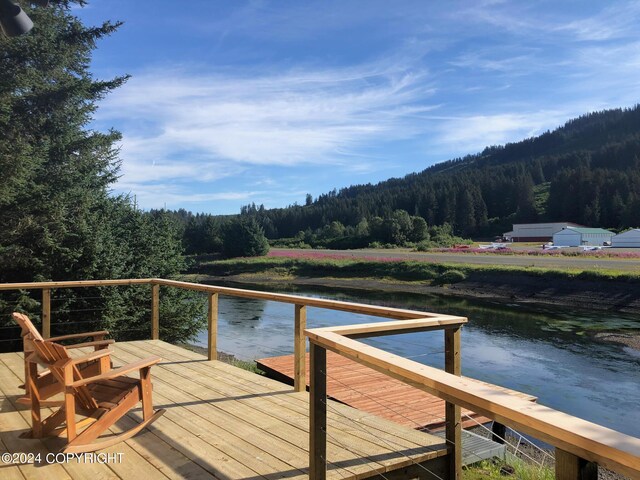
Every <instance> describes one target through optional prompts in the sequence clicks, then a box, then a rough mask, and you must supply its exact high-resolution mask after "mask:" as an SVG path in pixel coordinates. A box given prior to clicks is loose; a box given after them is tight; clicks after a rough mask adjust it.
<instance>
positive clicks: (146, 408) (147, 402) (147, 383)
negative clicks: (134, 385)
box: [140, 367, 153, 420]
mask: <svg viewBox="0 0 640 480" xmlns="http://www.w3.org/2000/svg"><path fill="white" fill-rule="evenodd" d="M140 384H141V387H142V415H143V418H144V419H145V420H148V419H150V418H151V417H152V416H153V401H152V398H151V397H152V393H151V392H152V386H151V367H147V368H143V369H141V370H140Z"/></svg>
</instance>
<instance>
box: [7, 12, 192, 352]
mask: <svg viewBox="0 0 640 480" xmlns="http://www.w3.org/2000/svg"><path fill="white" fill-rule="evenodd" d="M83 3H84V2H80V1H78V2H74V1H64V2H54V3H52V5H51V6H50V7H49V8H47V9H42V8H39V9H34V10H32V11H29V15H30V16H32V18H33V20H34V23H35V24H36V27H34V29H33V31H32V32H31V33H30V34H29V35H24V36H21V37H17V38H12V39H8V38H5V37H4V36H0V52H2V55H0V131H2V132H3V135H2V136H1V137H0V168H2V179H1V180H0V225H2V237H0V262H1V263H2V265H3V268H2V271H0V282H31V281H46V280H85V279H107V278H130V277H156V276H165V277H167V276H173V275H176V274H178V273H179V272H180V271H181V270H183V269H184V268H185V261H184V258H183V256H182V244H181V235H182V234H181V227H180V225H179V224H178V223H176V222H174V219H173V218H172V217H170V216H169V215H167V214H165V213H163V212H152V213H143V212H140V211H138V210H137V209H136V208H135V207H134V206H133V204H132V202H131V201H130V199H129V198H127V197H112V196H110V195H109V186H110V185H111V184H112V183H113V182H114V181H115V180H116V178H117V175H118V169H119V166H120V163H119V160H118V156H117V155H118V150H117V147H116V146H115V142H116V141H117V140H118V139H119V138H120V135H119V133H118V132H115V131H108V132H106V133H102V132H98V131H95V130H91V129H90V128H89V124H90V122H91V121H92V119H93V113H94V112H95V110H96V108H97V102H98V101H99V100H100V99H102V98H104V96H105V95H107V94H108V93H109V92H110V91H112V90H113V89H115V88H117V87H118V86H120V85H122V84H123V83H124V82H125V81H126V80H127V77H126V76H122V77H116V78H114V79H112V80H96V79H94V78H93V76H92V75H91V73H90V71H89V66H90V62H91V53H92V51H93V49H94V48H95V47H96V43H97V41H98V40H100V39H101V38H103V37H105V36H108V35H111V34H112V33H114V32H115V31H116V29H117V28H118V26H119V23H111V22H105V23H103V24H102V25H100V26H97V27H85V26H83V25H82V24H81V23H80V21H79V20H78V19H77V18H76V17H75V16H73V15H72V11H73V8H75V5H74V4H79V5H82V4H83ZM26 8H28V7H26ZM54 293H56V295H57V296H56V297H55V298H54V304H53V305H52V309H53V310H54V312H53V313H54V314H55V317H54V322H55V325H54V328H53V329H54V333H56V332H58V333H72V332H73V331H74V330H86V329H88V328H94V327H98V328H105V327H107V328H109V329H110V330H112V332H113V334H114V336H115V337H117V338H120V339H127V338H148V334H149V331H150V324H149V320H150V317H149V308H148V305H149V303H150V296H149V291H148V289H140V288H136V287H131V288H125V287H123V288H105V289H88V290H84V289H77V290H73V291H64V292H63V291H60V292H58V291H55V292H54ZM28 296H29V294H28V293H20V292H18V293H11V294H8V295H5V296H3V297H2V302H4V306H5V307H6V309H9V310H10V309H14V308H20V309H23V310H24V311H26V312H28V313H31V314H32V316H34V317H37V316H38V315H39V312H38V310H39V298H38V297H37V296H36V297H35V298H34V299H31V300H30V301H27V300H26V298H27V297H28ZM172 296H173V298H172ZM179 301H184V302H183V303H184V305H183V308H176V306H177V305H178V304H179ZM199 308H200V307H199V306H198V304H197V302H193V301H191V300H190V299H189V296H188V295H185V294H182V293H168V294H167V298H165V299H164V300H163V303H162V309H163V311H164V314H163V313H162V312H161V315H163V316H164V315H165V314H166V315H171V317H170V318H171V322H170V323H167V324H166V325H164V326H163V328H164V334H165V337H164V338H167V339H186V338H188V337H190V336H193V335H194V334H195V332H196V331H197V328H196V327H197V326H198V325H200V324H202V322H203V320H204V317H203V315H202V314H201V312H200V310H199ZM165 318H168V317H165ZM0 322H2V323H6V322H10V320H9V319H6V318H4V319H2V320H1V321H0ZM80 322H82V323H80Z"/></svg>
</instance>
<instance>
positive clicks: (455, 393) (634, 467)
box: [0, 278, 640, 480]
mask: <svg viewBox="0 0 640 480" xmlns="http://www.w3.org/2000/svg"><path fill="white" fill-rule="evenodd" d="M126 285H149V286H150V287H151V289H150V290H151V291H150V297H151V298H150V304H151V328H150V336H151V338H152V339H159V337H160V321H161V318H160V308H159V305H160V287H161V286H164V287H171V288H181V289H187V290H192V291H199V292H204V293H206V294H207V295H208V313H207V318H208V336H207V337H208V357H209V359H210V360H214V359H216V358H217V332H218V326H217V322H218V298H219V295H228V296H234V297H242V298H251V299H260V300H270V301H275V302H281V303H289V304H292V305H294V309H293V316H294V362H295V368H294V372H295V373H294V388H295V390H296V391H305V390H306V378H305V371H306V365H305V357H306V355H305V352H306V337H308V338H309V341H310V358H311V368H310V372H311V378H310V382H309V383H310V396H311V398H310V402H309V403H310V415H309V419H310V452H309V453H310V458H309V463H310V470H309V472H310V477H311V479H312V480H322V479H324V478H326V434H327V432H326V350H330V351H333V352H335V353H338V354H340V355H343V356H345V357H348V358H350V359H351V360H354V361H356V362H359V363H361V364H363V365H366V366H368V367H370V368H372V369H374V370H377V371H379V372H382V373H385V374H387V375H389V376H391V377H393V378H396V379H398V380H400V381H402V382H405V383H407V384H409V385H412V386H414V387H416V388H419V389H422V390H424V391H426V392H428V393H430V394H432V395H435V396H437V397H439V398H441V399H443V400H445V402H446V407H445V416H446V432H445V439H446V442H447V444H448V447H447V448H448V450H449V454H448V458H449V462H448V475H447V478H449V479H458V478H460V477H461V471H462V467H461V457H462V454H461V421H460V408H461V407H464V408H467V409H469V410H471V411H474V412H476V413H479V414H481V415H483V416H485V417H487V418H490V419H492V420H494V421H497V422H500V423H502V424H504V425H507V426H510V427H512V428H514V429H517V430H519V431H522V432H524V433H526V434H529V435H531V436H533V437H536V438H538V439H540V440H543V441H545V442H547V443H549V444H551V445H553V446H555V447H556V478H557V479H558V480H578V479H580V480H591V479H595V478H597V465H598V464H599V465H603V466H605V467H607V468H609V469H611V470H613V471H616V472H618V473H621V474H623V475H626V476H628V477H630V478H632V479H640V439H638V438H635V437H631V436H629V435H625V434H622V433H620V432H616V431H613V430H610V429H608V428H605V427H602V426H600V425H596V424H593V423H590V422H587V421H585V420H582V419H580V418H576V417H573V416H571V415H567V414H565V413H562V412H559V411H556V410H553V409H551V408H548V407H545V406H543V405H539V404H532V403H531V402H530V401H527V400H525V399H522V398H519V397H517V396H513V395H510V394H509V393H506V392H505V391H503V390H500V389H497V388H493V387H492V386H490V385H487V384H483V383H480V382H475V381H473V380H472V379H468V378H461V377H460V332H461V327H462V325H464V323H466V318H464V317H456V316H451V315H440V314H434V313H428V312H419V311H414V310H405V309H398V308H389V307H381V306H374V305H365V304H359V303H351V302H342V301H336V300H327V299H318V298H309V297H304V296H298V295H288V294H278V293H269V292H261V291H254V290H245V289H238V288H229V287H219V286H213V285H204V284H199V283H190V282H182V281H176V280H166V279H157V278H149V279H126V280H87V281H71V282H38V283H12V284H0V291H7V290H41V291H42V333H43V336H45V337H49V336H50V333H51V292H52V290H54V289H66V288H85V287H106V286H126ZM307 307H317V308H323V309H329V310H340V311H345V312H351V313H356V314H366V315H371V316H376V317H383V318H389V319H392V321H386V322H378V323H369V324H359V325H349V326H339V327H327V328H315V329H307V328H306V313H307V311H306V309H307ZM428 330H443V331H444V343H445V369H444V371H443V370H439V369H436V368H433V367H428V366H426V365H422V364H420V363H417V362H414V361H411V360H408V359H405V358H402V357H400V356H397V355H394V354H391V353H389V352H385V351H383V350H380V349H377V348H374V347H371V346H368V345H366V344H364V343H362V342H359V341H357V340H356V339H357V338H363V337H372V336H381V335H394V334H401V333H411V332H420V331H428ZM621 414H622V413H621ZM594 472H595V473H594ZM594 475H595V476H594Z"/></svg>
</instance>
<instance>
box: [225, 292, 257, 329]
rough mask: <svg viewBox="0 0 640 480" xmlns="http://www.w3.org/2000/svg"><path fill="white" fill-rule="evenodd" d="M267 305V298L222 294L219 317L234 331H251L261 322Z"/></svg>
mask: <svg viewBox="0 0 640 480" xmlns="http://www.w3.org/2000/svg"><path fill="white" fill-rule="evenodd" d="M266 306H267V301H266V300H259V299H252V298H238V297H227V296H221V297H220V305H219V308H218V312H219V313H218V319H219V321H220V322H224V323H226V324H227V325H228V326H229V330H230V331H232V332H235V333H241V332H243V331H249V330H252V329H254V328H256V327H257V326H258V325H259V324H260V322H261V321H262V317H263V316H264V310H265V308H266Z"/></svg>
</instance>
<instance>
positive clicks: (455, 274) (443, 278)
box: [434, 270, 467, 285]
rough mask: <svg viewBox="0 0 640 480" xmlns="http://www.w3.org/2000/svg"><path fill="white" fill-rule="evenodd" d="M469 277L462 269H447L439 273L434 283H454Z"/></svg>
mask: <svg viewBox="0 0 640 480" xmlns="http://www.w3.org/2000/svg"><path fill="white" fill-rule="evenodd" d="M466 279H467V276H466V275H465V274H464V273H463V272H461V271H460V270H447V271H446V272H442V273H441V274H440V275H438V276H437V277H436V278H435V280H434V283H435V284H437V285H448V284H452V283H460V282H463V281H465V280H466Z"/></svg>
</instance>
